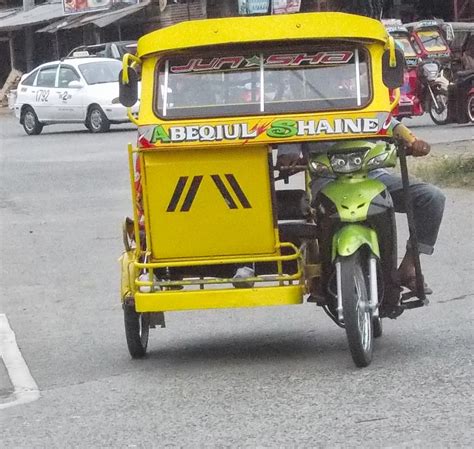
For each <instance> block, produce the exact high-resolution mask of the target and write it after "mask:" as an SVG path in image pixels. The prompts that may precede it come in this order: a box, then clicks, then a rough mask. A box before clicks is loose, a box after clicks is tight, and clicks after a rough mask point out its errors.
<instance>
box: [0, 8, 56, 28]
mask: <svg viewBox="0 0 474 449" xmlns="http://www.w3.org/2000/svg"><path fill="white" fill-rule="evenodd" d="M63 14H64V12H63V4H62V3H44V4H42V5H38V6H35V7H34V8H32V9H30V10H29V11H22V10H20V12H18V13H17V14H14V15H10V16H8V17H5V18H0V31H11V30H16V29H19V28H24V27H26V26H30V25H37V24H40V23H44V22H48V21H50V20H54V19H57V18H58V17H62V16H63Z"/></svg>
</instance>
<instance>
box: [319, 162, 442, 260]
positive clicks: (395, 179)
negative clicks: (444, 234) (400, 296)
mask: <svg viewBox="0 0 474 449" xmlns="http://www.w3.org/2000/svg"><path fill="white" fill-rule="evenodd" d="M369 177H371V178H375V179H378V180H379V181H381V182H383V183H384V184H385V185H386V186H387V189H388V191H389V192H390V195H391V196H392V199H393V204H394V207H395V211H396V212H402V213H404V212H406V210H405V201H404V195H403V187H402V180H401V178H400V177H399V176H397V175H393V174H391V173H389V172H387V171H386V170H374V171H373V172H371V173H370V174H369ZM332 180H333V178H316V179H314V180H313V181H312V183H311V192H312V195H313V198H314V197H315V195H316V193H317V192H318V191H319V190H321V189H322V188H323V187H324V186H325V185H326V184H327V183H329V182H331V181H332ZM410 192H411V198H412V203H413V211H414V217H415V227H416V235H417V238H418V250H419V252H420V253H423V254H432V253H433V250H434V245H435V243H436V239H437V238H438V232H439V228H440V225H441V220H442V219H443V212H444V203H445V199H446V198H445V196H444V194H443V192H441V190H440V189H438V187H435V186H433V185H431V184H426V183H424V182H420V181H417V180H416V179H412V180H410Z"/></svg>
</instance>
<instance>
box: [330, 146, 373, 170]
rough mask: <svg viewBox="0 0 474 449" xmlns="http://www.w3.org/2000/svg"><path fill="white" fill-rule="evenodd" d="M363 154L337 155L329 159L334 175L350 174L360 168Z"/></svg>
mask: <svg viewBox="0 0 474 449" xmlns="http://www.w3.org/2000/svg"><path fill="white" fill-rule="evenodd" d="M364 156H365V152H361V151H358V152H356V153H339V154H333V155H332V156H331V157H330V159H329V160H330V161H331V167H332V169H333V171H334V173H352V172H355V171H357V170H360V169H361V168H362V164H363V163H364Z"/></svg>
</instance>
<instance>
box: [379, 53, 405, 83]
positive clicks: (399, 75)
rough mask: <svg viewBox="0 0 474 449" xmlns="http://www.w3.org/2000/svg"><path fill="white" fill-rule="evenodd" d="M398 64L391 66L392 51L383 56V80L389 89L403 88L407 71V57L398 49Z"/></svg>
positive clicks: (396, 58)
mask: <svg viewBox="0 0 474 449" xmlns="http://www.w3.org/2000/svg"><path fill="white" fill-rule="evenodd" d="M395 60H396V63H395V65H394V66H393V67H391V66H390V50H386V51H385V52H384V54H383V56H382V80H383V83H384V84H385V86H387V87H388V88H389V89H398V88H399V87H402V86H403V81H404V71H405V55H404V54H403V52H402V51H401V50H399V49H398V48H397V49H396V50H395Z"/></svg>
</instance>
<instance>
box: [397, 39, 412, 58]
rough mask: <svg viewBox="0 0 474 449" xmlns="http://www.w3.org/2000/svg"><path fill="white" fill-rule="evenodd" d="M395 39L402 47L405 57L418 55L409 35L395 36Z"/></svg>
mask: <svg viewBox="0 0 474 449" xmlns="http://www.w3.org/2000/svg"><path fill="white" fill-rule="evenodd" d="M395 40H396V41H397V43H398V44H400V46H401V47H402V49H403V53H404V54H405V58H410V57H414V56H416V52H415V50H414V48H413V46H412V45H411V42H410V39H408V37H407V36H395Z"/></svg>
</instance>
